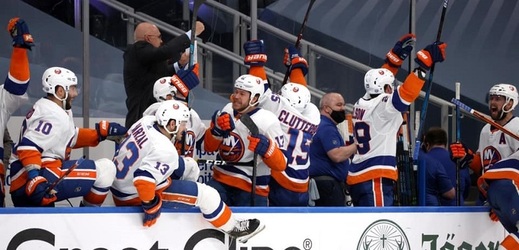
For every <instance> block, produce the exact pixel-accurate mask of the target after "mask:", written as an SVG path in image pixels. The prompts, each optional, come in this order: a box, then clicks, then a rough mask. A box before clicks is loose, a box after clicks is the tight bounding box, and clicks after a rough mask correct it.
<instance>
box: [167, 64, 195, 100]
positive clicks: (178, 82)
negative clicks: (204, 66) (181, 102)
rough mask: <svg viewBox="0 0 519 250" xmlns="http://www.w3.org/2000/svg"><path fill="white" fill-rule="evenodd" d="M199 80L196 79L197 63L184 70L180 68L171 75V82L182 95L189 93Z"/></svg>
mask: <svg viewBox="0 0 519 250" xmlns="http://www.w3.org/2000/svg"><path fill="white" fill-rule="evenodd" d="M199 83H200V80H199V79H198V63H197V64H195V65H194V66H191V67H190V68H188V69H186V70H184V69H180V70H178V71H177V73H175V74H174V75H173V76H172V77H171V84H173V86H175V87H176V88H177V90H178V91H179V92H180V93H181V94H182V95H183V96H184V97H187V96H188V95H189V91H190V90H192V89H194V88H195V87H196V86H198V84H199Z"/></svg>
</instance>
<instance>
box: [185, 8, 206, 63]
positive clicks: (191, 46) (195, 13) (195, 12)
mask: <svg viewBox="0 0 519 250" xmlns="http://www.w3.org/2000/svg"><path fill="white" fill-rule="evenodd" d="M204 2H205V0H195V2H194V3H193V21H192V24H191V43H190V44H189V67H191V66H193V65H194V62H195V58H194V57H195V41H196V21H197V19H198V9H199V8H200V5H202V4H203V3H204Z"/></svg>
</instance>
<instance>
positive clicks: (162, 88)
mask: <svg viewBox="0 0 519 250" xmlns="http://www.w3.org/2000/svg"><path fill="white" fill-rule="evenodd" d="M176 94H177V88H176V87H175V86H173V84H171V77H170V76H166V77H161V78H159V79H158V80H157V81H155V84H153V97H155V99H156V100H157V101H158V102H162V101H166V100H167V96H168V95H171V96H172V97H175V95H176Z"/></svg>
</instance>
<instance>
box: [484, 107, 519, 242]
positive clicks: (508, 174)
mask: <svg viewBox="0 0 519 250" xmlns="http://www.w3.org/2000/svg"><path fill="white" fill-rule="evenodd" d="M516 100H517V99H516ZM518 173H519V152H518V151H516V152H514V153H513V154H511V155H510V156H508V157H506V158H504V159H502V160H500V161H498V162H497V163H495V164H490V165H489V166H488V167H487V169H486V170H485V172H484V173H483V175H482V176H481V177H480V178H479V179H478V187H479V190H480V191H481V193H482V194H483V196H484V198H486V199H487V201H488V204H489V205H490V207H491V208H492V209H491V211H490V218H491V219H492V220H493V221H497V220H499V221H500V222H501V224H503V227H504V228H505V229H506V231H508V233H510V234H509V235H508V236H507V237H505V239H504V240H503V241H502V242H501V246H502V247H504V249H507V250H512V249H514V250H515V249H519V231H518V228H519V214H518V213H517V210H519V193H518V192H517V190H518V189H519V186H518V185H519V184H518V183H519V174H518ZM499 249H501V248H499Z"/></svg>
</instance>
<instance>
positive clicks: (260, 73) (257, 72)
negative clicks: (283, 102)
mask: <svg viewBox="0 0 519 250" xmlns="http://www.w3.org/2000/svg"><path fill="white" fill-rule="evenodd" d="M249 74H250V75H253V76H257V77H259V78H261V79H263V80H267V73H266V72H265V68H264V67H263V66H250V69H249Z"/></svg>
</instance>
